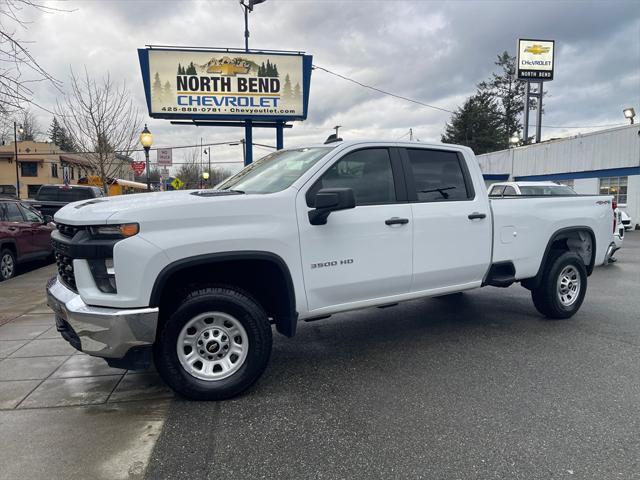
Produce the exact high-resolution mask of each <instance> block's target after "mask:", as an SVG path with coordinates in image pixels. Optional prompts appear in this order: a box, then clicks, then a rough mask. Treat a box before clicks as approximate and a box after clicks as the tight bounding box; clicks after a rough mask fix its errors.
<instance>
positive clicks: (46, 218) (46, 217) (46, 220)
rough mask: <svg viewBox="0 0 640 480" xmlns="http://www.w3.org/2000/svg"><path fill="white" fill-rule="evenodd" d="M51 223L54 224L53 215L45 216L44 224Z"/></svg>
mask: <svg viewBox="0 0 640 480" xmlns="http://www.w3.org/2000/svg"><path fill="white" fill-rule="evenodd" d="M51 222H53V217H52V216H51V215H45V216H44V223H51Z"/></svg>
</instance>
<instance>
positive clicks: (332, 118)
mask: <svg viewBox="0 0 640 480" xmlns="http://www.w3.org/2000/svg"><path fill="white" fill-rule="evenodd" d="M47 3H48V4H49V5H51V6H53V7H56V8H59V9H64V10H67V11H66V12H58V13H46V14H43V13H40V12H35V11H32V12H25V15H27V16H28V18H29V20H30V21H31V22H32V23H30V24H29V25H28V28H27V29H26V30H23V31H21V32H19V34H18V36H19V37H20V38H23V39H28V40H31V41H33V43H31V44H30V49H31V52H32V53H33V55H34V56H35V57H36V58H37V59H38V60H39V61H40V63H41V64H42V66H43V67H45V68H46V69H47V70H48V71H49V72H50V73H52V74H53V75H54V76H55V77H56V78H58V79H60V80H61V81H63V82H65V84H68V78H69V71H70V69H71V68H73V69H74V70H81V69H83V68H85V67H86V68H87V69H88V71H89V72H90V74H91V75H94V76H102V75H105V74H107V73H109V74H110V75H111V76H112V78H114V79H117V80H118V81H124V82H126V84H127V86H128V88H129V89H130V90H131V92H132V95H133V97H134V98H135V101H136V102H137V103H138V104H139V106H140V109H141V110H142V111H143V113H144V114H145V119H146V120H147V121H148V124H149V128H150V129H151V131H152V132H153V133H154V136H155V142H156V145H158V146H175V145H186V144H194V143H199V142H200V139H201V138H202V139H203V141H204V142H205V143H207V142H218V141H227V140H237V139H240V138H242V135H243V131H242V130H241V129H236V128H212V127H200V128H196V127H187V126H173V125H170V124H169V122H168V121H165V120H152V119H148V118H147V116H146V107H145V104H144V93H143V88H142V80H141V75H140V70H139V65H138V59H137V54H136V49H137V48H140V47H144V46H145V45H146V44H154V45H185V46H186V45H188V46H212V47H242V46H243V41H244V40H243V30H244V27H243V16H242V10H241V8H240V6H239V5H238V2H237V1H236V0H218V1H168V0H165V1H150V0H144V1H142V0H138V1H136V0H123V1H118V0H102V1H101V0H85V1H66V2H61V1H57V2H47ZM250 30H251V39H250V47H253V48H257V49H282V50H302V51H305V52H307V53H309V54H312V55H313V61H314V63H315V64H317V65H319V66H322V67H325V68H328V69H330V70H333V71H336V72H339V73H341V74H343V75H346V76H349V77H352V78H354V79H357V80H359V81H361V82H363V83H367V84H371V85H374V86H376V87H378V88H381V89H384V90H388V91H390V92H394V93H397V94H400V95H403V96H407V97H411V98H414V99H416V100H419V101H422V102H425V103H429V104H432V105H436V106H439V107H442V108H445V109H447V110H454V109H455V108H456V107H458V106H459V105H460V104H461V102H462V101H463V100H464V99H465V98H466V97H467V96H469V95H470V94H471V93H473V91H474V88H475V85H476V84H477V83H478V82H480V81H482V80H483V79H486V78H487V77H488V76H489V75H490V74H491V72H492V71H493V70H494V65H493V62H494V60H495V57H496V55H497V54H498V53H499V52H502V51H503V50H508V51H509V52H511V53H515V49H516V41H517V39H518V37H523V38H543V39H555V40H556V49H557V50H556V73H555V80H554V81H553V82H550V83H548V84H547V85H546V86H545V89H546V90H547V91H548V93H549V96H548V98H546V101H545V103H546V105H545V117H544V121H543V126H544V125H549V126H554V127H567V126H578V127H586V126H593V125H618V124H623V123H624V118H623V117H622V109H623V108H624V107H626V106H634V107H635V108H636V111H639V112H640V4H639V3H638V2H637V1H628V2H626V1H612V0H610V1H601V2H587V1H578V2H573V1H549V2H536V1H534V0H530V1H521V2H516V1H513V2H508V1H493V2H492V1H462V2H446V3H445V2H443V3H441V2H432V1H413V2H401V1H392V0H387V1H364V0H362V1H355V0H354V1H344V0H343V1H330V0H315V1H310V0H309V1H304V0H267V1H266V2H265V3H264V4H261V5H258V6H256V8H255V11H254V13H252V14H251V17H250ZM56 95H59V93H58V92H57V91H56V90H55V89H53V88H51V87H50V86H49V85H47V84H40V85H39V86H38V90H37V95H36V99H37V100H38V101H39V102H40V103H41V104H42V105H44V106H46V107H48V108H51V109H53V106H54V105H55V101H56ZM34 113H36V114H37V115H38V118H39V120H40V123H41V124H42V126H43V127H46V126H47V125H48V124H49V123H50V122H51V115H50V114H48V113H46V112H41V111H37V110H34ZM449 116H450V115H449V114H448V113H445V112H441V111H437V110H433V109H429V108H425V107H421V106H418V105H415V104H411V103H407V102H404V101H401V100H398V99H395V98H391V97H385V96H383V95H380V94H379V93H376V92H373V91H370V90H367V89H364V88H362V87H359V86H356V85H354V84H351V83H349V82H346V81H344V80H341V79H339V78H336V77H334V76H331V75H329V74H327V73H325V72H322V71H319V70H315V71H314V72H313V75H312V79H311V96H310V102H309V117H308V120H307V121H305V122H296V123H295V124H294V127H293V128H292V129H290V130H287V131H286V133H285V145H299V144H304V143H309V142H318V141H323V140H324V139H325V138H326V136H327V135H328V134H330V133H331V131H332V127H333V126H334V125H342V130H341V136H343V137H344V138H345V139H353V138H362V137H375V138H386V139H396V138H399V137H401V136H403V135H405V134H406V133H407V132H408V130H409V128H413V131H414V133H415V135H416V137H417V138H419V139H420V140H422V141H439V138H440V134H441V133H442V130H443V127H444V124H445V122H446V121H447V120H448V119H449ZM589 130H592V129H590V128H579V129H574V128H571V129H569V128H544V129H543V137H545V138H550V137H558V136H566V135H570V134H575V133H577V132H580V131H589ZM254 141H257V142H262V143H268V144H273V143H274V142H275V140H274V132H273V131H272V130H258V131H256V132H255V133H254ZM185 152H186V150H181V151H180V154H179V155H177V157H178V158H176V157H174V161H175V160H177V159H179V157H180V156H181V154H183V153H185ZM176 153H177V152H176ZM263 153H267V151H266V150H264V149H258V148H256V150H255V154H256V155H260V154H263ZM174 155H175V154H174ZM241 155H242V153H241V150H240V147H237V146H236V147H232V146H224V147H215V148H214V149H213V156H212V161H220V162H222V161H239V160H241Z"/></svg>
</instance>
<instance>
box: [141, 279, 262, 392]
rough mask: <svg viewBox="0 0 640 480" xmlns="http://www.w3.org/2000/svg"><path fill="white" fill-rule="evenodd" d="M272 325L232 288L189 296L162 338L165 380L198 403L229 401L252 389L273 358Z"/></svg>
mask: <svg viewBox="0 0 640 480" xmlns="http://www.w3.org/2000/svg"><path fill="white" fill-rule="evenodd" d="M271 343H272V337H271V326H270V325H269V319H268V318H267V314H266V313H265V311H264V310H263V309H262V307H261V306H260V305H259V304H258V303H257V302H256V301H255V300H253V299H252V298H251V297H249V295H247V294H246V293H244V292H242V291H240V290H236V289H234V288H232V287H213V288H205V289H201V290H197V291H194V292H192V293H191V294H189V295H188V296H187V297H186V298H185V299H184V301H183V302H182V303H181V304H180V306H179V307H178V309H177V310H176V311H175V312H174V313H173V314H172V315H171V316H170V317H169V318H168V320H167V322H166V323H165V324H164V326H163V328H162V330H161V331H160V333H159V336H158V339H157V342H156V345H155V349H154V360H155V363H156V367H157V369H158V372H159V373H160V376H162V378H163V379H164V381H165V382H166V383H167V384H168V385H169V386H170V387H171V388H173V389H174V390H175V391H176V392H178V393H179V394H181V395H183V396H184V397H187V398H190V399H193V400H223V399H227V398H231V397H234V396H236V395H238V394H240V393H241V392H243V391H244V390H246V389H247V388H249V387H250V386H251V385H252V384H253V383H254V382H255V381H256V380H257V379H258V378H259V377H260V375H262V372H264V369H265V368H266V366H267V363H268V362H269V356H270V355H271Z"/></svg>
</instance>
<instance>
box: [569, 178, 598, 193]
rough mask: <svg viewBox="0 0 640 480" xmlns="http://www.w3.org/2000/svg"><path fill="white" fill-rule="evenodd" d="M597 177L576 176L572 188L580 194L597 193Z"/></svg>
mask: <svg viewBox="0 0 640 480" xmlns="http://www.w3.org/2000/svg"><path fill="white" fill-rule="evenodd" d="M599 183H600V182H599V181H598V179H597V178H576V179H575V180H574V182H573V189H574V190H575V191H576V193H579V194H580V195H597V194H598V193H600V192H599V189H600V185H599Z"/></svg>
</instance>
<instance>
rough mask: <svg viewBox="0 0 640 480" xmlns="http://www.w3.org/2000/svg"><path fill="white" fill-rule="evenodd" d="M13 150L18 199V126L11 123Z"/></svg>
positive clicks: (18, 195) (17, 195)
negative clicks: (14, 153)
mask: <svg viewBox="0 0 640 480" xmlns="http://www.w3.org/2000/svg"><path fill="white" fill-rule="evenodd" d="M13 148H14V150H15V152H16V197H17V198H18V200H19V199H20V170H19V169H18V124H17V123H16V122H13Z"/></svg>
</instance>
